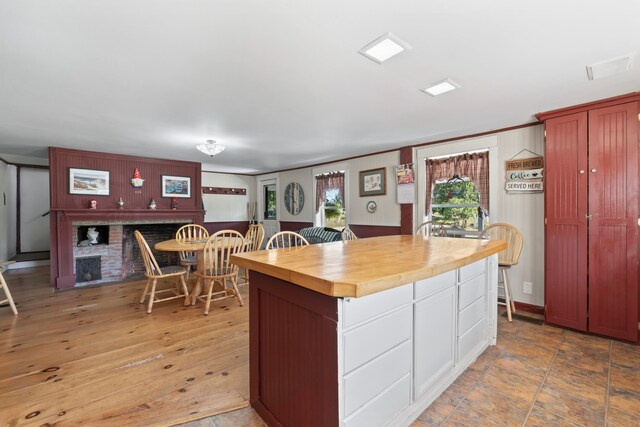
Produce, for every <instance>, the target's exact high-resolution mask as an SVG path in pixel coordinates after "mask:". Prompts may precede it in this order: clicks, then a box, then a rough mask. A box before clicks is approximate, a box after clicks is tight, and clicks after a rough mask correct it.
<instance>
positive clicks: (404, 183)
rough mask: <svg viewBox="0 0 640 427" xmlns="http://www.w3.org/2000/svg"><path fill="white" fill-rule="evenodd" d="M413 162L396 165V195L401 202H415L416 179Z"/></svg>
mask: <svg viewBox="0 0 640 427" xmlns="http://www.w3.org/2000/svg"><path fill="white" fill-rule="evenodd" d="M415 176H416V175H415V172H414V170H413V163H405V164H402V165H398V166H396V185H397V191H396V195H397V198H398V203H399V204H404V203H415V199H416V179H415Z"/></svg>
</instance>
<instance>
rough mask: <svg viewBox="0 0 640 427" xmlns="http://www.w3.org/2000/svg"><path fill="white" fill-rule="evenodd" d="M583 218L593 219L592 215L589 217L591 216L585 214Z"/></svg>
mask: <svg viewBox="0 0 640 427" xmlns="http://www.w3.org/2000/svg"><path fill="white" fill-rule="evenodd" d="M584 217H585V218H586V219H591V218H593V215H591V214H586V215H585V216H584Z"/></svg>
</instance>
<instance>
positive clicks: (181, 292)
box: [133, 230, 189, 313]
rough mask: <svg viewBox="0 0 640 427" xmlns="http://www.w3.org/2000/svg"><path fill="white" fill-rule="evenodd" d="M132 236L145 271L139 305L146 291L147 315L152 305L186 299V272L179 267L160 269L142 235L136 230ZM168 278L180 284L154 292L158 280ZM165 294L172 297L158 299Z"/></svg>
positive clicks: (187, 293)
mask: <svg viewBox="0 0 640 427" xmlns="http://www.w3.org/2000/svg"><path fill="white" fill-rule="evenodd" d="M133 234H134V235H135V236H136V240H137V241H138V246H139V247H140V253H141V254H142V260H143V261H144V267H145V269H146V271H145V276H147V284H146V285H145V287H144V291H143V292H142V297H141V298H140V304H142V303H144V300H145V298H146V296H147V291H149V305H148V306H147V313H151V309H152V308H153V304H155V303H157V302H162V301H169V300H172V299H176V298H186V297H187V295H189V292H188V291H187V282H186V281H185V277H186V275H187V270H186V269H185V268H184V267H182V266H179V265H172V266H169V267H160V266H159V265H158V262H157V261H156V258H155V257H154V256H153V253H152V252H151V249H149V245H148V244H147V241H146V240H145V239H144V237H143V236H142V234H141V233H140V232H139V231H138V230H136V231H134V233H133ZM168 277H177V278H178V279H179V280H180V282H179V283H178V285H177V286H175V287H173V288H168V289H160V290H156V285H157V283H158V279H166V278H168ZM149 285H151V289H149ZM167 292H170V293H173V296H170V297H166V298H159V295H160V294H164V293H167Z"/></svg>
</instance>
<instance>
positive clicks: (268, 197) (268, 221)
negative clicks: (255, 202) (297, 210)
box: [258, 178, 280, 242]
mask: <svg viewBox="0 0 640 427" xmlns="http://www.w3.org/2000/svg"><path fill="white" fill-rule="evenodd" d="M258 194H259V196H258V197H259V200H260V220H261V222H262V226H263V227H264V241H265V242H266V241H268V240H269V238H270V237H271V236H273V235H274V234H276V233H277V232H278V231H279V230H280V224H279V222H278V207H279V203H278V179H277V178H271V179H265V180H260V181H258Z"/></svg>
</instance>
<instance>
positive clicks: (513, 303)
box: [507, 275, 516, 313]
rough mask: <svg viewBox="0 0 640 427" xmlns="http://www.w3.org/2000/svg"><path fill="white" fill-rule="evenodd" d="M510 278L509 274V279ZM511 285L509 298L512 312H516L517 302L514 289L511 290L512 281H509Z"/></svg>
mask: <svg viewBox="0 0 640 427" xmlns="http://www.w3.org/2000/svg"><path fill="white" fill-rule="evenodd" d="M508 279H509V277H508V275H507V280H508ZM508 286H509V300H510V301H511V312H512V313H515V312H516V302H515V301H514V300H513V291H512V290H511V282H510V281H509V283H508Z"/></svg>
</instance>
